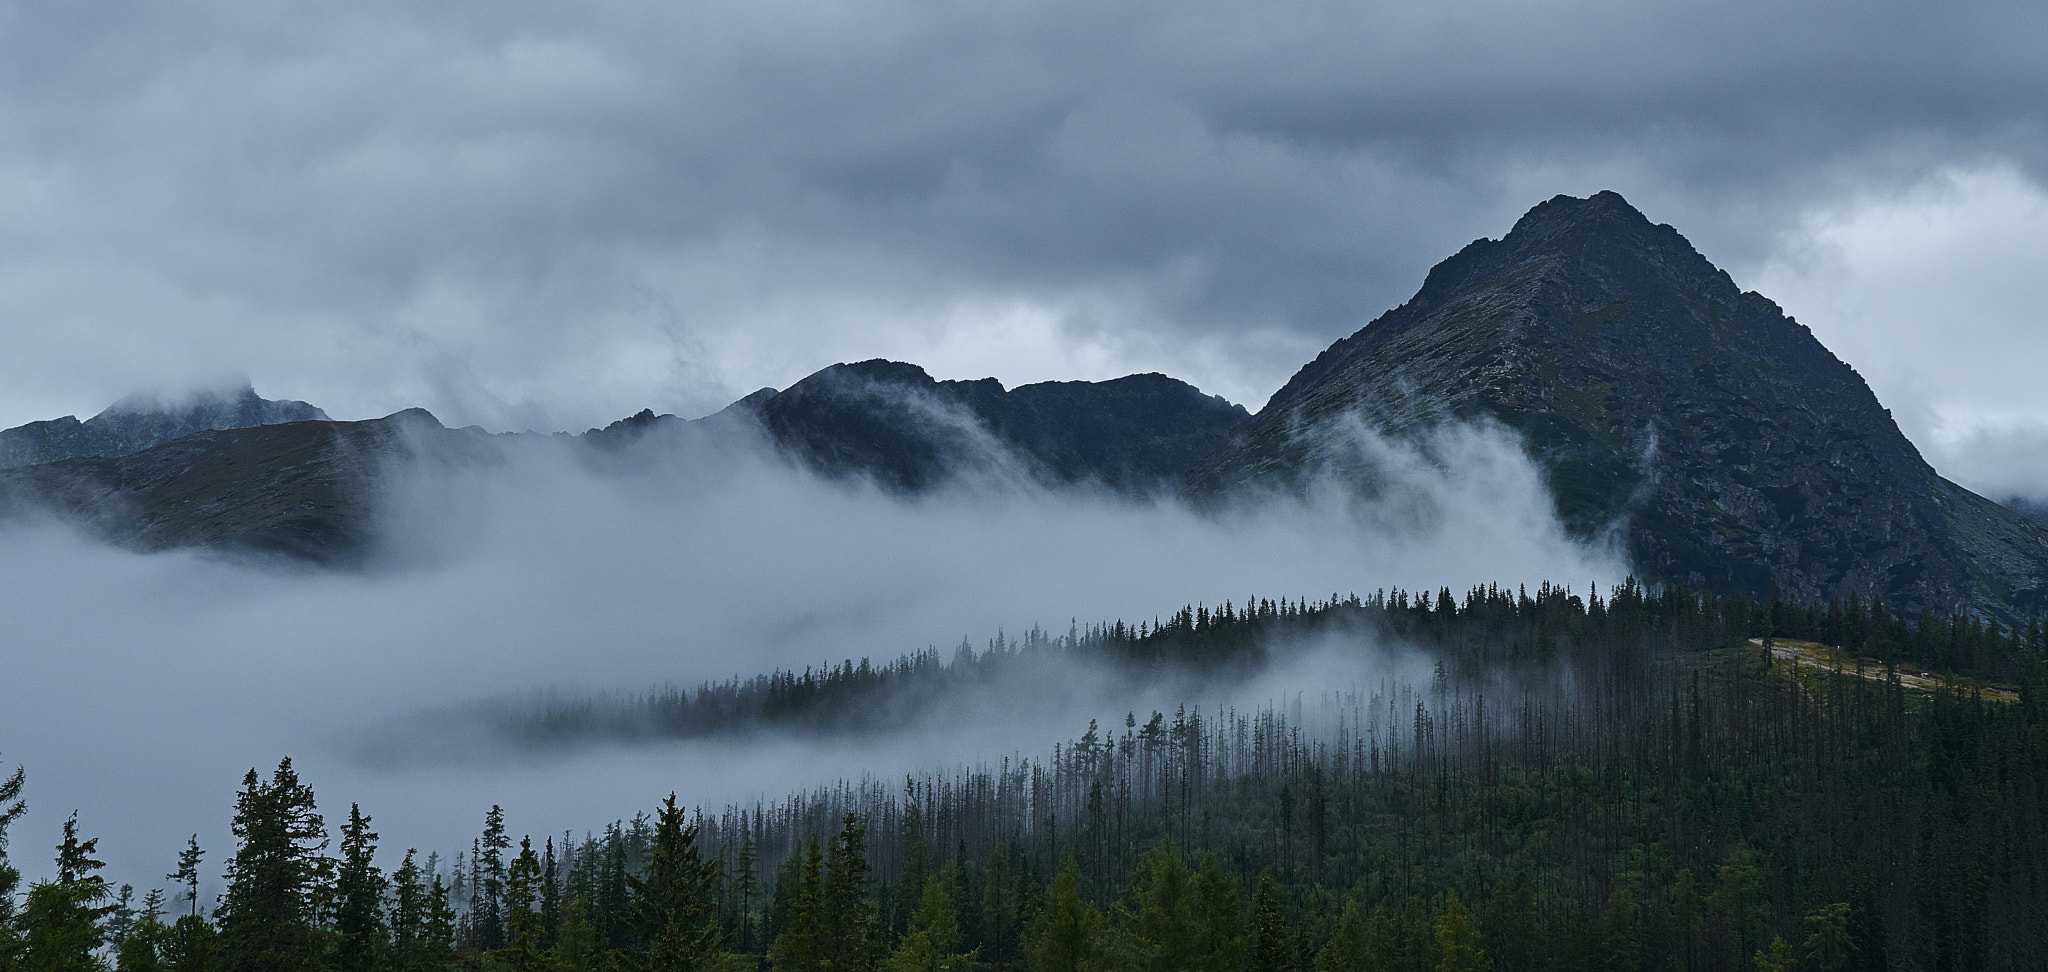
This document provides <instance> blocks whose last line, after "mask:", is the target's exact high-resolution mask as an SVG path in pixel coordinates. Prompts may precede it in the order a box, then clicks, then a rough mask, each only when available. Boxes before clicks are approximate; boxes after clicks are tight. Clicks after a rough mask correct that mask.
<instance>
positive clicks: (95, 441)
mask: <svg viewBox="0 0 2048 972" xmlns="http://www.w3.org/2000/svg"><path fill="white" fill-rule="evenodd" d="M326 418H327V413H325V412H322V411H321V410H319V409H317V408H314V407H313V406H311V405H308V404H306V403H305V402H293V401H271V400H269V399H266V398H263V397H261V396H259V395H257V394H256V389H254V388H251V387H249V386H246V385H245V386H243V387H242V388H241V389H240V390H238V391H235V392H231V393H223V392H217V391H215V392H202V393H199V394H197V395H194V396H192V397H190V398H187V399H184V400H182V401H178V402H175V403H171V404H165V403H163V402H160V401H158V400H157V399H155V398H153V397H148V396H131V397H129V398H124V399H122V400H120V401H118V402H115V403H114V404H113V405H111V406H109V407H108V408H107V410H106V411H104V412H101V413H99V414H98V415H95V416H93V417H92V418H89V419H86V420H85V421H83V422H80V421H79V420H78V419H77V417H75V416H71V415H66V416H64V417H63V418H58V419H50V420H48V421H44V422H30V423H29V424H27V425H23V426H18V427H16V428H12V429H8V430H6V431H4V432H0V469H15V468H19V467H22V466H32V465H36V464H38V463H45V462H56V461H58V460H60V459H79V458H86V457H113V456H125V455H129V454H131V453H136V452H141V451H142V450H144V449H147V448H150V447H151V446H157V445H162V444H163V443H166V442H169V441H171V440H173V439H178V438H182V437H184V436H188V435H191V434H192V433H194V432H207V431H219V430H223V429H247V428H255V427H257V426H261V425H281V424H284V423H286V422H307V421H322V420H325V419H326Z"/></svg>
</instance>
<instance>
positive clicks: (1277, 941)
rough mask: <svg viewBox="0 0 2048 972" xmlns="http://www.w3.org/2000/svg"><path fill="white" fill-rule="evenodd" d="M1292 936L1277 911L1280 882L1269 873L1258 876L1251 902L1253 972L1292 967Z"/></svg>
mask: <svg viewBox="0 0 2048 972" xmlns="http://www.w3.org/2000/svg"><path fill="white" fill-rule="evenodd" d="M1292 938H1293V936H1292V935H1291V934H1290V933H1289V931H1288V928H1287V915H1286V914H1285V913H1283V912H1282V911H1281V910H1280V882H1278V881H1275V880H1274V879H1273V872H1271V871H1267V872H1265V873H1263V874H1260V875H1259V890H1258V892H1257V894H1256V895H1254V896H1253V899H1252V941H1251V968H1252V970H1253V972H1287V970H1288V969H1291V968H1293V966H1294V943H1293V941H1292Z"/></svg>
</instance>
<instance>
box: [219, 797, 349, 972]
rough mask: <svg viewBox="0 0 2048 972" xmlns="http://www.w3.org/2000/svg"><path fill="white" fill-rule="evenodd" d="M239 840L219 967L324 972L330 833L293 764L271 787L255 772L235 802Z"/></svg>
mask: <svg viewBox="0 0 2048 972" xmlns="http://www.w3.org/2000/svg"><path fill="white" fill-rule="evenodd" d="M234 834H235V836H236V837H237V838H239V839H240V840H241V846H240V847H239V848H237V849H236V851H235V857H234V860H233V861H231V862H230V863H229V865H228V874H227V878H228V890H227V894H226V895H224V896H223V897H222V898H221V904H220V910H219V914H218V920H219V926H220V941H219V946H218V949H219V951H218V954H219V961H220V964H221V967H222V968H223V969H226V970H228V972H296V970H299V969H311V968H315V967H317V960H318V957H319V956H318V947H317V946H318V937H317V935H316V932H315V928H314V921H315V919H316V918H317V917H318V916H317V914H316V912H315V906H316V903H317V902H318V901H319V899H320V895H321V893H322V884H323V883H324V880H325V879H326V877H327V870H328V868H327V862H326V860H325V859H324V858H322V857H321V856H320V852H321V851H322V850H325V849H326V847H327V832H326V830H325V829H324V827H323V825H322V823H321V820H320V814H319V812H318V811H317V810H316V809H315V807H314V804H313V791H312V789H311V788H310V787H308V786H306V785H304V784H303V783H300V782H299V776H298V773H297V772H295V771H294V770H293V769H292V761H291V759H290V758H289V757H287V758H285V759H284V760H282V761H280V762H279V763H278V764H277V769H276V770H275V771H274V772H273V773H272V774H271V777H270V781H269V782H267V783H266V782H264V781H263V780H262V779H260V778H259V777H258V776H257V775H256V771H255V770H253V769H252V770H250V771H249V774H248V775H247V776H246V777H244V778H243V780H242V792H241V793H240V794H238V795H237V796H236V798H235V819H234Z"/></svg>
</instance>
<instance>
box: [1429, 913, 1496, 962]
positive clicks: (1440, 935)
mask: <svg viewBox="0 0 2048 972" xmlns="http://www.w3.org/2000/svg"><path fill="white" fill-rule="evenodd" d="M1436 947H1437V956H1438V958H1437V965H1436V968H1437V972H1490V970H1491V969H1492V968H1493V960H1492V959H1490V958H1488V957H1487V955H1486V950H1485V949H1483V948H1480V947H1479V932H1478V930H1477V929H1475V928H1473V927H1472V921H1471V919H1470V918H1468V917H1466V915H1465V906H1464V905H1463V904H1461V903H1459V901H1458V896H1457V895H1455V894H1454V895H1451V900H1450V903H1449V904H1448V905H1446V906H1445V908H1444V914H1443V917H1441V918H1438V919H1437V922H1436Z"/></svg>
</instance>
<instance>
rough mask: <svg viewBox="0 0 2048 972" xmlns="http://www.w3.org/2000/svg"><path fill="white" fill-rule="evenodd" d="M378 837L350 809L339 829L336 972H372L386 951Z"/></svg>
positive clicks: (351, 807)
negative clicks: (339, 856) (377, 857)
mask: <svg viewBox="0 0 2048 972" xmlns="http://www.w3.org/2000/svg"><path fill="white" fill-rule="evenodd" d="M376 855H377V835H376V834H375V833H372V832H371V831H370V818H369V817H366V816H364V815H363V812H362V809H361V808H360V807H358V806H357V805H355V804H353V803H352V804H349V808H348V823H347V824H345V825H344V826H343V827H342V828H341V864H340V867H339V868H338V869H337V870H336V872H335V879H334V901H335V908H334V959H333V963H332V964H333V966H334V968H335V969H336V970H337V972H372V970H374V969H376V968H377V967H378V966H379V965H380V964H381V962H382V959H383V956H384V952H385V950H386V948H387V944H388V942H387V938H386V934H387V929H386V927H385V923H384V914H383V910H384V909H383V902H384V889H385V884H386V882H385V880H384V875H383V873H382V872H380V871H378V870H377V864H376Z"/></svg>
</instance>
